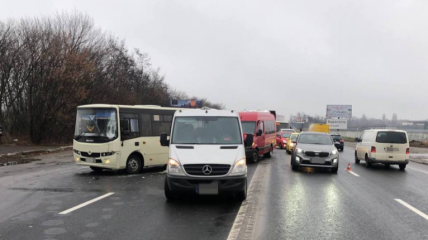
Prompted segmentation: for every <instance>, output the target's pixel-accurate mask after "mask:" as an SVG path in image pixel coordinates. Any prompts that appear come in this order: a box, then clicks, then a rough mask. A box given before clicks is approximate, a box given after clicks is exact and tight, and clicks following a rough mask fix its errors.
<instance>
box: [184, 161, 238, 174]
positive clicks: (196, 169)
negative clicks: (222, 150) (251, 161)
mask: <svg viewBox="0 0 428 240" xmlns="http://www.w3.org/2000/svg"><path fill="white" fill-rule="evenodd" d="M205 166H210V167H211V169H212V171H211V173H209V174H206V173H204V171H203V168H204V167H205ZM183 167H184V170H185V171H186V173H187V174H189V175H197V176H219V175H226V174H227V173H228V172H229V169H230V165H228V164H184V165H183Z"/></svg>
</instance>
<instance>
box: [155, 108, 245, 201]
mask: <svg viewBox="0 0 428 240" xmlns="http://www.w3.org/2000/svg"><path fill="white" fill-rule="evenodd" d="M160 142H161V145H162V146H169V160H168V167H167V175H166V178H165V186H164V188H165V196H166V198H167V199H168V200H173V199H174V198H175V196H176V195H177V194H178V193H184V192H188V193H190V192H193V193H196V194H199V195H217V194H220V193H228V192H229V193H234V194H236V196H237V198H238V199H239V200H240V201H243V200H245V199H246V197H247V165H246V158H245V146H244V138H243V134H242V127H241V121H240V119H239V115H238V113H237V112H234V111H226V110H215V109H192V110H190V109H189V110H179V111H177V112H176V113H175V114H174V118H173V123H172V128H171V135H170V139H169V140H168V139H167V134H166V133H163V134H161V139H160ZM245 142H246V143H247V144H252V143H253V135H251V134H247V135H246V140H245Z"/></svg>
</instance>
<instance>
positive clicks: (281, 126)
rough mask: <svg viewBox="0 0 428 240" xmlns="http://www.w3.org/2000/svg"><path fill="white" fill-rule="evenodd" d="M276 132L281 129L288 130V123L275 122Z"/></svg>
mask: <svg viewBox="0 0 428 240" xmlns="http://www.w3.org/2000/svg"><path fill="white" fill-rule="evenodd" d="M275 125H276V132H279V131H281V130H282V129H285V128H286V129H288V128H290V123H289V122H285V121H276V123H275Z"/></svg>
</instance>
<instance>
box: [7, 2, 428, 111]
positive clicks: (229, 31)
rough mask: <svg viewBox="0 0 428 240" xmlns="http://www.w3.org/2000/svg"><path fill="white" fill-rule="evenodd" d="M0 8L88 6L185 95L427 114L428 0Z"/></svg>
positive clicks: (10, 11)
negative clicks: (333, 105) (144, 55)
mask: <svg viewBox="0 0 428 240" xmlns="http://www.w3.org/2000/svg"><path fill="white" fill-rule="evenodd" d="M0 3H1V5H0V6H1V8H0V18H1V20H5V19H7V18H21V17H30V16H41V15H50V14H54V13H56V12H58V11H63V10H74V9H76V10H79V11H82V12H85V13H87V14H89V15H90V16H91V17H92V18H93V19H94V20H95V23H96V25H97V26H99V27H101V28H102V29H104V30H106V31H109V32H111V33H112V34H114V35H116V36H118V37H119V38H123V39H126V43H127V46H128V47H129V48H139V49H141V50H142V51H143V52H146V53H148V54H149V55H150V56H151V59H152V63H153V65H154V66H155V67H160V69H161V72H162V74H164V75H165V76H166V81H167V82H168V83H169V84H170V85H171V86H173V87H175V88H177V89H178V90H182V91H185V92H187V93H188V94H189V95H197V96H201V97H207V98H208V99H210V100H211V101H213V102H222V103H224V104H225V105H226V106H227V108H229V109H236V110H241V109H275V110H277V112H278V113H280V114H283V115H285V116H287V118H288V116H289V115H290V114H295V113H296V112H298V111H300V112H305V113H307V114H311V115H314V114H318V115H325V112H326V110H325V108H326V105H327V104H352V105H353V111H354V115H355V116H358V117H361V115H362V114H363V113H365V114H366V115H367V116H368V117H376V118H381V116H382V114H383V113H385V114H386V115H387V118H389V119H391V118H392V114H393V113H394V112H396V113H397V114H398V117H399V118H409V119H428V111H427V106H428V104H427V103H428V78H427V76H428V1H425V0H420V1H411V0H408V1H407V0H400V1H394V0H376V1H373V0H368V1H362V0H358V1H355V0H352V1H346V0H337V1H333V0H323V1H319V0H312V1H302V0H299V1H295V0H290V1H284V0H279V1H268V0H263V1H248V0H244V1H236V0H232V1H231V0H225V1H221V0H214V1H207V0H194V1H190V0H180V1H172V0H165V1H163V0H140V1H129V0H126V1H125V0H121V1H109V0H103V1H95V0H91V1H88V0H79V1H71V0H61V1H59V0H58V1H49V0H37V1H32V0H31V1H30V0H29V1H21V0H13V1H10V0H0Z"/></svg>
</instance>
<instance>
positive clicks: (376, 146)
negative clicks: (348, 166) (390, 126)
mask: <svg viewBox="0 0 428 240" xmlns="http://www.w3.org/2000/svg"><path fill="white" fill-rule="evenodd" d="M355 140H356V141H357V146H356V149H355V163H360V160H364V161H365V162H366V166H367V167H371V166H372V164H373V163H383V164H385V165H386V166H387V167H389V166H390V165H391V164H398V166H399V167H400V170H402V171H403V170H404V169H406V165H407V164H408V163H409V155H410V147H409V138H408V136H407V132H405V131H400V130H387V129H378V130H366V131H364V132H363V134H362V135H361V137H359V138H356V139H355Z"/></svg>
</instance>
